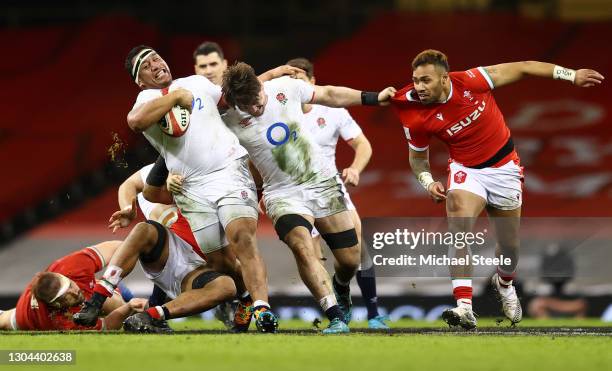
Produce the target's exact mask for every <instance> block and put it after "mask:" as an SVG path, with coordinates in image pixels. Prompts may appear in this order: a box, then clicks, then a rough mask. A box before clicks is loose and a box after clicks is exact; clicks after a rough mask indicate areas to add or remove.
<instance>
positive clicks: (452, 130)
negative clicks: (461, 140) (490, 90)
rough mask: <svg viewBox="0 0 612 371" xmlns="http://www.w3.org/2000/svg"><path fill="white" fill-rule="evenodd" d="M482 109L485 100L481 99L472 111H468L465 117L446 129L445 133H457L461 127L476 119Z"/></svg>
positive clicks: (451, 134)
mask: <svg viewBox="0 0 612 371" xmlns="http://www.w3.org/2000/svg"><path fill="white" fill-rule="evenodd" d="M484 109H485V101H482V104H481V105H480V106H478V108H476V109H475V110H474V112H472V113H470V114H469V115H468V116H467V117H466V118H464V119H463V120H461V121H459V122H458V123H456V124H455V125H453V126H451V127H450V128H448V129H446V133H447V134H448V135H449V136H451V137H452V136H453V135H455V134H457V133H458V132H459V131H461V129H463V128H464V127H466V126H469V125H470V124H471V123H472V122H474V121H476V120H478V118H479V117H480V114H481V113H482V111H484Z"/></svg>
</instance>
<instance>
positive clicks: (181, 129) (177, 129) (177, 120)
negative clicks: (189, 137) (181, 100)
mask: <svg viewBox="0 0 612 371" xmlns="http://www.w3.org/2000/svg"><path fill="white" fill-rule="evenodd" d="M169 91H172V87H170V89H168V88H165V89H162V95H166V94H168V92H169ZM190 118H191V114H190V112H189V110H188V109H186V108H183V107H181V106H179V105H176V106H174V107H172V109H171V110H170V111H168V113H166V114H165V115H164V117H162V119H161V120H160V121H159V127H160V129H161V130H162V131H163V132H164V134H167V135H170V136H171V137H180V136H182V135H183V134H185V132H186V131H187V129H188V128H189V120H190Z"/></svg>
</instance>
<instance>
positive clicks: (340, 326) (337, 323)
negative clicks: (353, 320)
mask: <svg viewBox="0 0 612 371" xmlns="http://www.w3.org/2000/svg"><path fill="white" fill-rule="evenodd" d="M349 332H351V330H350V329H349V327H348V325H347V324H346V323H344V322H343V321H342V320H341V319H340V318H334V319H332V320H331V321H330V322H329V326H327V328H326V329H323V331H321V333H322V334H323V335H335V334H348V333H349Z"/></svg>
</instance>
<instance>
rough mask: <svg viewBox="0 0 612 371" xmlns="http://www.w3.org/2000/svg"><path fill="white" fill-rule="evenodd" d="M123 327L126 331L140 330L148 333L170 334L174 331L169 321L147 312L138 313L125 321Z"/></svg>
mask: <svg viewBox="0 0 612 371" xmlns="http://www.w3.org/2000/svg"><path fill="white" fill-rule="evenodd" d="M123 329H124V330H125V331H126V332H139V333H146V334H170V333H172V332H174V330H172V329H171V328H170V326H168V322H166V321H164V320H160V319H155V318H153V317H151V315H149V313H147V312H141V313H136V314H133V315H131V316H129V317H128V318H127V319H126V320H125V321H123Z"/></svg>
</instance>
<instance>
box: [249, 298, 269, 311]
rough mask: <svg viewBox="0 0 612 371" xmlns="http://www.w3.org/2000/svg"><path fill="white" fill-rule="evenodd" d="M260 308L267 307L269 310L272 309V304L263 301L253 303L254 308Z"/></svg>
mask: <svg viewBox="0 0 612 371" xmlns="http://www.w3.org/2000/svg"><path fill="white" fill-rule="evenodd" d="M259 306H262V307H266V308H268V309H269V308H270V304H268V302H266V301H263V300H255V302H254V303H253V308H257V307H259Z"/></svg>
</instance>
